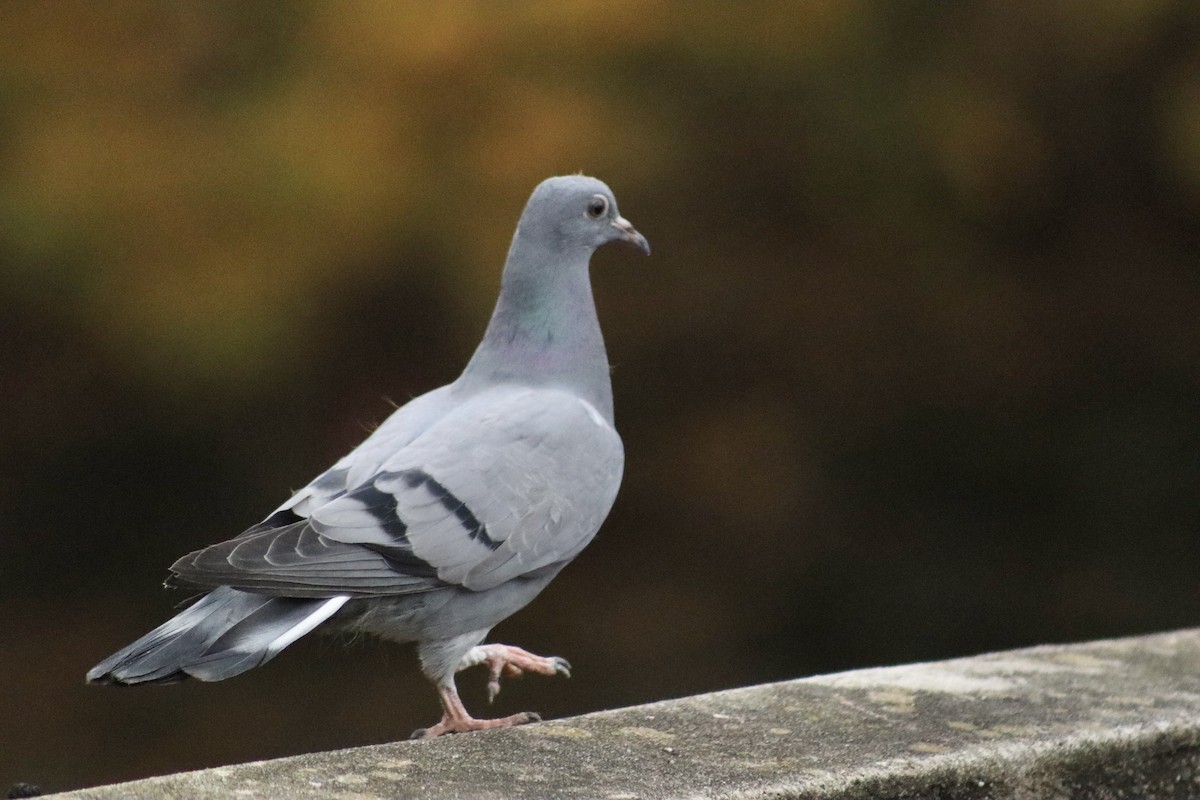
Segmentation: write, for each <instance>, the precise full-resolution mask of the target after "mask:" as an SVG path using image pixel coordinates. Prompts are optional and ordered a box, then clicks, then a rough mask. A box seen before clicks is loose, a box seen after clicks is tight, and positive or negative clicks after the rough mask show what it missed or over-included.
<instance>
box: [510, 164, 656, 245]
mask: <svg viewBox="0 0 1200 800" xmlns="http://www.w3.org/2000/svg"><path fill="white" fill-rule="evenodd" d="M518 230H519V233H520V234H524V235H529V236H535V237H538V238H539V239H541V240H543V241H547V242H553V243H555V245H557V247H559V248H561V249H563V250H580V249H582V250H586V251H587V252H589V253H590V252H591V251H592V250H595V249H596V248H597V247H600V246H601V245H605V244H608V243H609V242H626V243H628V244H631V245H633V246H634V247H636V248H638V249H639V250H641V251H642V252H643V253H645V254H646V255H649V254H650V244H649V243H648V242H647V241H646V237H645V236H642V235H641V234H640V233H638V232H637V230H636V229H635V228H634V227H633V225H632V224H631V223H630V222H629V220H627V219H625V218H624V217H622V216H621V214H620V212H618V211H617V201H616V198H614V197H613V193H612V190H611V189H609V188H608V186H607V185H605V183H604V182H603V181H599V180H596V179H595V178H589V177H586V176H584V175H568V176H565V177H560V178H548V179H547V180H544V181H542V182H541V183H540V184H538V187H537V188H536V189H534V191H533V195H532V196H531V197H530V198H529V203H528V204H527V205H526V206H525V212H524V213H523V214H522V215H521V223H520V226H519V229H518Z"/></svg>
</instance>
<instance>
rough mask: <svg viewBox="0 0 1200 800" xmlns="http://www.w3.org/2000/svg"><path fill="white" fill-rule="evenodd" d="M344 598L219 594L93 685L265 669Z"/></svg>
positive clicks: (127, 652)
mask: <svg viewBox="0 0 1200 800" xmlns="http://www.w3.org/2000/svg"><path fill="white" fill-rule="evenodd" d="M347 599H348V598H347V597H344V596H339V597H331V598H320V599H298V598H291V597H270V596H267V595H260V594H252V593H250V592H243V591H239V590H237V589H231V588H229V587H221V588H219V589H215V590H214V591H212V592H210V593H209V594H207V595H205V596H204V597H202V598H201V599H200V600H199V601H197V602H196V603H195V604H193V605H192V606H190V607H188V608H187V609H185V610H184V611H182V612H180V613H179V614H177V615H176V616H175V617H173V618H171V619H169V620H167V621H166V622H164V623H163V624H162V625H160V626H158V627H157V628H155V629H154V630H152V631H150V633H147V634H146V635H145V636H143V637H141V638H140V639H138V640H137V641H135V642H133V643H132V644H130V645H129V646H127V647H124V648H122V649H121V650H118V651H117V652H116V653H114V654H112V655H111V656H109V657H108V658H106V659H104V660H103V661H101V662H100V663H99V664H97V665H96V666H95V667H93V668H92V669H91V670H90V671H89V672H88V674H87V680H88V682H89V683H101V684H136V683H174V682H176V681H181V680H185V679H186V678H188V677H194V678H198V679H199V680H202V681H219V680H224V679H225V678H229V677H232V676H234V675H238V674H240V673H242V672H245V671H246V670H248V669H252V668H254V667H257V666H259V665H261V664H265V663H266V662H267V661H270V660H271V659H272V658H274V657H275V655H276V654H277V653H279V651H281V650H283V648H285V647H287V646H288V645H289V644H291V643H292V642H294V641H295V640H296V639H299V638H300V637H301V636H303V635H304V634H306V633H308V632H310V631H311V630H312V629H313V628H315V627H316V626H317V625H319V624H320V623H322V622H324V621H325V620H326V619H328V618H329V617H330V616H332V615H333V614H334V612H336V611H337V610H338V609H339V608H341V606H342V604H344V603H345V602H346V600H347Z"/></svg>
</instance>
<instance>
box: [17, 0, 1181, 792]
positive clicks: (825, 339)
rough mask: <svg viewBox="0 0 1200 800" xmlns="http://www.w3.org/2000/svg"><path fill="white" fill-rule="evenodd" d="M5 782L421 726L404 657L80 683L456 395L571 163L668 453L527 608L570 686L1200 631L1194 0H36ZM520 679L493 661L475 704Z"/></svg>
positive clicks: (605, 301) (29, 81)
mask: <svg viewBox="0 0 1200 800" xmlns="http://www.w3.org/2000/svg"><path fill="white" fill-rule="evenodd" d="M0 30H2V31H3V32H4V33H3V43H0V311H2V313H0V367H2V373H0V374H2V379H3V380H2V387H3V388H2V389H0V526H2V527H0V687H2V688H0V707H2V708H3V709H4V724H3V726H0V788H4V787H6V786H7V785H9V784H10V783H12V782H13V781H17V780H24V781H30V782H34V783H40V784H42V785H43V786H44V787H46V788H59V789H61V788H69V787H75V786H81V785H87V784H94V783H99V782H106V781H114V780H118V779H127V778H135V777H139V776H145V775H150V774H156V773H163V772H171V771H176V770H182V769H189V768H196V767H204V766H209V765H216V764H224V763H229V762H236V761H244V760H248V759H255V758H264V757H270V756H279V755H284V754H292V753H298V752H302V751H308V750H314V749H320V748H335V747H343V746H351V745H356V744H363V743H369V742H380V741H387V740H392V739H396V738H401V737H404V736H407V735H408V733H409V732H410V731H411V730H412V729H413V728H415V727H417V726H419V725H424V724H429V723H430V722H433V721H434V720H435V719H436V718H437V714H438V710H437V704H436V701H435V697H434V693H433V691H432V689H431V688H430V687H429V686H428V685H426V684H425V682H424V681H423V680H422V679H421V677H420V676H419V674H418V672H417V670H416V666H415V662H414V659H413V658H412V656H411V653H410V652H409V651H408V650H406V649H405V648H401V647H397V646H392V645H383V644H378V643H374V642H368V641H355V642H352V643H349V644H350V646H349V647H347V648H343V647H342V646H341V645H342V644H345V643H343V642H339V641H337V640H331V639H323V640H322V639H314V640H313V641H305V642H302V643H300V644H299V645H297V646H295V647H294V648H292V649H290V650H289V651H288V652H287V653H285V654H284V655H283V656H281V657H280V658H279V659H277V660H276V661H275V662H273V663H271V664H270V665H269V666H267V667H265V668H263V669H261V670H256V671H254V672H252V673H249V674H247V675H245V676H242V677H240V678H238V679H236V680H232V681H228V682H226V683H222V684H215V685H202V684H187V685H180V686H173V687H151V688H143V689H132V690H114V689H103V688H93V687H85V686H84V684H83V674H84V671H85V670H86V669H88V668H89V667H90V666H92V665H93V664H94V663H95V662H96V661H98V660H99V659H100V658H102V657H103V656H106V655H108V654H109V653H110V652H111V651H112V650H114V649H115V648H117V647H118V646H121V645H124V644H126V643H127V642H128V641H130V640H131V639H133V638H134V637H136V636H138V635H140V634H142V633H143V632H145V631H146V630H148V629H149V628H151V627H153V626H154V625H156V624H158V623H159V622H161V621H162V620H164V619H165V618H167V617H168V616H169V615H170V614H171V613H172V606H173V604H175V603H177V602H179V601H181V600H183V599H184V597H185V595H184V594H182V593H179V592H173V593H168V592H166V591H164V590H163V589H162V588H161V587H160V583H161V580H162V578H163V577H164V575H165V570H166V567H167V566H168V565H169V564H170V563H171V562H172V561H173V560H174V559H175V558H176V557H177V556H179V555H182V554H183V553H185V552H187V551H189V550H192V549H194V548H196V547H199V546H201V545H204V544H207V543H210V542H213V541H217V540H219V539H223V538H226V537H228V536H230V535H233V534H236V533H237V532H239V531H241V530H242V529H243V528H245V527H246V526H247V525H249V524H251V523H253V522H255V521H256V520H258V519H259V518H260V517H261V516H263V515H264V514H265V513H266V512H267V511H269V510H270V509H272V508H273V507H274V506H275V505H277V504H278V503H279V502H280V501H281V500H282V499H284V498H285V497H286V496H287V494H288V492H289V490H290V489H292V488H295V487H298V486H301V485H303V484H304V483H305V482H307V481H308V480H309V479H310V478H311V477H312V476H313V475H315V474H316V473H317V472H319V471H320V470H321V469H323V468H324V467H325V466H326V465H328V464H329V463H331V462H332V461H333V460H334V459H336V458H337V457H339V456H340V455H342V454H343V453H344V452H345V451H346V450H348V449H349V448H350V447H352V446H353V445H354V444H355V443H356V442H357V441H358V440H359V439H360V438H361V437H362V436H363V435H364V433H365V431H366V430H367V429H368V428H369V426H371V425H372V424H375V423H377V422H378V421H380V420H382V419H383V418H384V417H385V416H386V415H387V413H388V412H389V410H390V405H389V399H390V400H393V401H396V402H402V401H404V400H405V399H407V398H408V397H410V396H413V395H415V394H418V393H420V392H423V391H425V390H428V389H431V388H433V387H435V386H438V385H440V384H442V383H445V382H447V381H449V380H452V379H453V378H454V377H455V376H456V375H457V373H458V371H459V370H460V369H461V367H462V365H463V364H464V362H465V360H466V358H467V356H468V355H469V354H470V352H471V350H472V348H473V347H474V345H475V343H476V341H477V340H478V337H479V336H480V334H481V332H482V330H483V326H484V324H485V322H486V319H487V316H488V314H489V312H490V307H491V303H492V301H493V300H494V296H495V292H496V287H497V283H498V278H499V270H500V265H501V263H502V260H503V257H504V253H505V250H506V247H507V244H508V239H509V237H510V235H511V233H512V229H513V225H514V223H515V221H516V218H517V216H518V214H519V212H520V210H521V207H522V205H523V203H524V202H525V199H526V198H527V196H528V193H529V191H530V190H531V189H532V187H533V186H534V185H535V184H536V183H537V182H538V181H539V180H541V179H542V178H544V177H547V176H549V175H552V174H560V173H567V172H575V171H584V172H586V173H589V174H594V175H596V176H598V177H601V178H603V179H604V180H606V181H608V182H609V184H610V185H611V186H612V187H613V189H614V190H615V192H616V194H617V197H618V199H619V201H620V204H621V210H622V212H623V213H624V214H625V215H626V216H627V217H629V218H630V219H631V220H633V221H634V223H635V224H637V226H638V227H639V229H641V230H642V232H643V233H645V234H646V235H647V237H648V238H649V240H650V242H651V243H652V244H653V246H654V255H653V257H652V258H650V259H644V258H642V257H640V256H638V255H637V254H636V253H633V252H631V251H624V250H620V249H617V248H608V249H606V250H604V251H602V252H600V253H599V254H598V255H597V256H596V257H595V259H594V260H593V279H594V283H595V287H596V294H597V301H598V304H599V307H600V316H601V320H602V322H603V325H604V328H605V331H606V334H607V339H608V344H609V351H610V354H611V357H612V359H613V361H614V364H615V368H616V369H615V373H614V385H615V391H616V402H617V417H618V425H619V427H620V429H621V431H622V432H623V434H624V436H625V440H626V447H627V454H628V466H627V470H626V477H625V483H624V488H623V489H622V492H621V495H620V497H619V499H618V501H617V506H616V508H615V510H614V512H613V514H612V516H611V517H610V519H609V521H608V523H607V525H606V526H605V528H604V529H603V531H602V532H601V535H600V536H599V537H598V538H597V540H596V541H595V542H594V543H593V544H592V546H591V547H590V548H589V549H588V550H587V551H585V553H584V554H583V555H582V556H581V557H580V558H579V559H578V561H577V562H576V563H575V564H574V565H573V566H572V567H570V568H568V569H567V570H566V571H565V572H564V573H563V574H562V576H560V577H559V579H558V580H557V581H556V582H555V583H554V584H553V585H552V586H551V587H550V588H549V589H548V590H547V591H546V592H545V593H544V594H543V595H542V597H541V598H539V600H538V601H537V602H536V603H534V604H533V605H532V606H531V607H530V608H529V609H527V610H526V611H524V612H522V613H521V614H519V615H517V616H516V617H515V618H513V619H512V620H510V621H508V622H506V623H504V624H502V625H501V626H500V627H499V628H498V630H497V632H496V635H495V636H496V638H497V639H499V640H502V641H514V642H519V643H521V644H523V645H525V646H527V647H529V648H531V649H533V650H536V651H539V652H545V653H551V654H561V655H564V656H567V657H569V658H570V660H571V661H572V663H573V664H574V665H575V667H576V669H575V675H574V677H573V678H572V679H571V680H570V681H550V680H542V679H528V680H525V681H521V682H517V683H511V684H509V685H508V686H507V688H506V690H505V693H504V694H503V695H502V696H501V698H500V700H499V702H498V708H497V709H496V711H497V712H498V713H505V714H508V713H513V712H514V711H517V710H522V709H527V708H532V709H537V710H540V711H541V712H543V713H544V714H547V715H551V716H560V715H565V714H575V713H580V712H586V711H590V710H594V709H601V708H607V707H611V706H617V705H623V704H629V703H638V702H642V701H648V700H655V699H660V698H666V697H674V696H679V695H685V694H689V693H694V692H702V691H707V690H714V689H721V688H725V687H732V686H739V685H744V684H751V683H756V682H763V681H771V680H779V679H785V678H792V677H797V676H802V675H808V674H811V673H815V672H825V671H832V670H842V669H848V668H853V667H861V666H866V665H878V664H890V663H896V662H902V661H909V660H914V659H938V658H945V657H950V656H957V655H966V654H970V653H976V652H979V651H983V650H990V649H997V648H1008V647H1017V646H1021V645H1032V644H1036V643H1042V642H1050V641H1067V640H1081V639H1089V638H1094V637H1104V636H1119V635H1126V634H1136V633H1142V632H1149V631H1154V630H1159V629H1166V628H1172V627H1183V626H1188V625H1192V624H1195V623H1196V622H1197V620H1200V593H1198V591H1197V581H1196V565H1197V550H1196V531H1197V527H1198V525H1200V414H1198V411H1200V402H1198V401H1200V322H1198V320H1197V315H1198V311H1200V261H1198V253H1200V7H1198V6H1197V5H1196V4H1195V2H1194V1H1193V0H1178V1H1176V2H1172V1H1171V0H1155V1H1143V2H1094V0H1071V1H1069V2H1068V1H1066V0H1064V2H1056V3H1051V4H1047V3H1040V2H1009V1H1008V0H995V1H994V2H947V3H929V2H904V1H902V0H896V1H895V2H891V1H885V0H879V2H854V1H853V0H827V1H826V2H811V3H800V4H797V3H793V2H778V3H768V2H760V3H742V4H724V3H711V4H710V3H690V4H686V5H685V4H680V5H671V4H667V3H661V2H650V1H649V0H647V1H646V2H638V1H637V0H606V2H603V3H555V2H545V3H528V4H524V5H517V4H499V3H497V4H483V3H480V4H473V3H462V2H447V3H440V4H437V5H436V6H435V5H434V4H424V3H411V4H410V3H400V2H396V3H387V2H377V3H370V2H346V3H318V2H292V3H243V2H235V1H233V0H230V1H229V2H212V3H205V4H176V3H166V2H112V3H104V4H94V3H89V2H61V3H39V2H25V1H24V0H7V2H4V3H3V4H0ZM483 682H484V678H483V676H482V675H481V674H476V675H471V674H466V675H464V676H463V678H462V680H461V681H460V683H461V684H462V685H463V687H464V695H465V697H466V700H467V702H468V705H470V706H471V707H472V708H474V710H475V711H476V712H479V713H483V712H484V711H485V710H486V706H485V705H484V704H483V701H482V686H483Z"/></svg>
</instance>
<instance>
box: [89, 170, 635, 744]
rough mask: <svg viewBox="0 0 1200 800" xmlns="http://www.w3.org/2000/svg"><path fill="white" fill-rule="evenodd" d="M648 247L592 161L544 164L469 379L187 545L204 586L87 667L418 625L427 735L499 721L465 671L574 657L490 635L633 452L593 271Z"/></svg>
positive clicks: (129, 674) (181, 666)
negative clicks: (481, 713)
mask: <svg viewBox="0 0 1200 800" xmlns="http://www.w3.org/2000/svg"><path fill="white" fill-rule="evenodd" d="M613 241H622V242H628V243H630V244H633V245H634V246H636V247H638V248H640V249H641V250H642V251H643V252H645V253H646V254H647V255H648V254H649V253H650V246H649V244H647V242H646V239H645V237H643V236H642V235H641V234H640V233H638V232H637V231H636V230H635V229H634V227H633V226H632V225H631V224H630V223H629V221H628V220H626V219H625V218H623V217H622V216H620V214H618V213H617V203H616V200H614V199H613V194H612V192H611V191H610V190H609V188H608V187H607V186H606V185H605V184H604V183H602V182H601V181H598V180H596V179H594V178H587V177H583V176H569V177H562V178H550V179H549V180H546V181H543V182H542V183H541V184H540V185H539V186H538V187H537V188H536V189H535V190H534V192H533V196H532V197H530V199H529V203H528V204H527V205H526V206H525V211H524V213H522V215H521V220H520V223H519V224H518V226H517V231H516V234H514V236H513V241H512V246H511V247H510V248H509V251H508V260H507V262H506V263H505V265H504V276H503V279H502V281H501V286H500V297H499V299H498V300H497V302H496V308H495V311H494V312H493V313H492V319H491V322H490V323H489V324H488V328H487V333H486V334H485V335H484V337H483V341H482V342H481V343H480V345H479V348H478V349H477V350H476V351H475V354H474V355H473V356H472V357H471V360H470V362H469V363H468V364H467V368H466V369H465V370H464V371H463V373H462V375H461V376H459V378H458V380H456V381H454V382H453V383H451V384H449V385H447V386H443V387H441V388H440V389H435V390H433V391H431V392H429V393H427V394H424V395H421V396H420V397H417V398H415V399H414V400H412V401H410V402H409V403H408V404H407V405H405V406H403V407H402V408H400V409H399V410H397V411H396V412H395V413H394V414H392V415H391V417H389V418H388V419H387V420H386V421H384V423H383V424H382V425H380V426H379V428H378V429H377V430H376V431H375V432H374V433H372V434H371V435H370V436H369V437H367V439H366V441H364V442H363V443H362V444H360V445H359V446H358V447H356V448H355V449H354V450H353V451H352V452H351V453H350V454H349V455H347V456H346V457H345V458H343V459H342V460H341V461H338V462H337V463H336V464H334V465H333V467H331V468H330V469H328V470H326V471H325V472H324V473H323V474H321V475H320V476H319V477H317V478H316V480H314V481H313V482H312V483H310V484H309V485H308V486H305V487H304V488H303V489H301V490H300V491H299V492H297V493H296V494H295V495H293V496H292V497H291V499H289V500H288V501H287V502H286V503H284V504H283V505H281V506H280V507H279V508H278V509H276V510H275V511H274V512H272V513H271V515H270V516H268V517H267V518H266V519H264V520H263V521H262V522H260V523H258V524H257V525H255V526H253V527H252V528H250V529H249V530H247V531H246V532H245V533H243V534H242V535H240V536H238V537H237V538H234V539H230V540H229V541H226V542H221V543H220V544H214V545H212V546H210V547H206V548H204V549H202V550H197V551H196V552H194V553H191V554H189V555H186V556H184V557H183V558H181V559H179V560H178V561H176V562H175V564H173V565H172V566H171V573H172V574H171V577H170V578H169V579H168V584H169V585H171V584H178V585H186V586H196V587H201V588H203V589H204V590H205V591H207V594H205V595H204V596H202V597H201V598H200V599H199V600H198V601H197V602H195V603H194V604H193V605H191V606H190V607H188V608H187V609H186V610H184V611H183V612H182V613H180V614H178V615H177V616H175V617H174V618H173V619H170V620H168V621H167V622H165V623H164V624H162V625H160V626H159V627H158V628H156V629H154V630H153V631H151V632H150V633H148V634H146V635H145V636H143V637H142V638H140V639H138V640H137V641H136V642H134V643H133V644H131V645H129V646H128V647H126V648H124V649H123V650H120V651H118V652H117V653H115V654H113V655H112V656H110V657H109V658H107V659H105V660H104V661H102V662H101V663H99V664H97V665H96V666H95V667H94V668H93V669H92V670H91V671H90V672H88V674H87V679H88V681H89V682H91V683H103V684H136V683H168V682H173V681H179V680H183V679H186V678H188V677H192V678H198V679H200V680H202V681H219V680H223V679H225V678H229V677H231V676H233V675H238V674H240V673H242V672H245V671H246V670H248V669H252V668H253V667H257V666H259V665H261V664H265V663H266V662H267V661H270V660H271V659H272V658H274V657H275V655H276V654H277V653H279V651H281V650H283V649H284V648H285V647H287V646H288V645H289V644H291V643H292V642H294V641H296V640H297V639H299V638H300V637H301V636H304V635H305V634H307V633H310V632H311V631H313V630H315V629H317V628H320V629H322V630H325V631H334V630H350V631H364V632H368V633H372V634H375V635H378V636H381V637H383V638H385V639H390V640H393V641H397V642H415V643H416V646H417V655H418V656H419V658H420V662H421V668H422V671H423V672H424V673H425V675H426V677H428V678H429V680H431V681H433V683H434V684H435V685H436V686H437V691H438V696H439V698H440V699H441V704H442V719H441V721H440V722H438V723H437V724H436V725H434V726H433V727H431V728H427V729H423V730H418V731H417V732H416V733H415V734H413V735H414V737H425V738H428V737H433V736H439V735H441V734H443V733H458V732H463V731H474V730H481V729H484V728H502V727H508V726H511V725H519V724H521V723H524V722H530V721H533V720H536V719H537V716H536V715H534V714H530V713H522V714H515V715H513V716H510V717H504V718H501V719H475V718H474V717H472V716H471V715H470V714H468V713H467V710H466V709H465V708H464V707H463V704H462V701H461V700H460V699H459V697H458V691H457V689H456V688H455V685H454V674H455V673H456V672H457V671H459V670H461V669H465V668H467V667H471V666H475V665H477V664H486V665H487V667H488V669H489V681H488V695H489V698H492V697H494V696H495V694H496V693H497V692H498V691H499V690H500V678H501V676H502V675H503V676H516V675H520V674H522V673H523V672H533V673H540V674H544V675H556V674H561V675H565V676H569V675H570V665H569V664H568V663H567V662H566V661H565V660H564V659H562V658H557V657H553V658H547V657H543V656H538V655H534V654H533V653H530V652H528V651H526V650H522V649H521V648H519V647H513V646H511V645H504V644H482V642H483V640H484V638H485V637H486V636H487V634H488V631H489V630H490V629H491V628H492V626H494V625H495V624H496V623H498V622H500V621H501V620H503V619H505V618H506V617H508V616H509V615H510V614H513V613H514V612H516V611H517V610H518V609H520V608H522V607H523V606H524V605H525V604H526V603H528V602H529V601H530V600H532V599H533V598H534V597H535V596H536V595H537V594H538V592H540V591H541V590H542V589H543V588H544V587H545V586H546V584H548V583H549V582H550V580H551V579H552V578H553V577H554V576H555V575H557V574H558V571H559V570H561V569H562V568H563V567H564V566H566V564H567V562H569V561H570V560H571V559H573V558H574V557H575V556H576V555H577V554H578V553H579V551H580V550H582V549H583V548H584V547H585V546H586V545H587V543H588V542H589V541H591V539H592V537H593V536H594V535H595V534H596V530H597V529H598V528H599V527H600V523H601V522H603V521H604V518H605V516H607V514H608V511H609V508H611V506H612V504H613V500H614V499H615V498H616V495H617V487H618V485H619V484H620V482H621V470H622V467H623V464H624V451H623V449H622V446H621V439H620V437H619V436H618V435H617V432H616V430H615V429H614V427H613V401H612V385H611V383H610V381H609V365H608V358H607V355H606V354H605V350H604V340H603V338H602V337H601V334H600V324H599V322H598V320H597V318H596V308H595V304H594V303H593V301H592V290H591V284H590V281H589V278H588V262H589V260H590V258H591V255H592V251H594V250H595V249H596V248H597V247H599V246H600V245H603V244H606V243H608V242H613Z"/></svg>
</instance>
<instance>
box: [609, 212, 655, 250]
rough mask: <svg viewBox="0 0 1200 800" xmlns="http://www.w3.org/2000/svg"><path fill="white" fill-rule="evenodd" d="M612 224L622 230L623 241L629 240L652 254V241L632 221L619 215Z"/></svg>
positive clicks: (639, 248) (638, 247)
mask: <svg viewBox="0 0 1200 800" xmlns="http://www.w3.org/2000/svg"><path fill="white" fill-rule="evenodd" d="M612 226H613V227H614V228H616V229H617V230H618V231H620V232H621V241H622V242H629V243H630V244H631V245H633V246H634V247H636V248H637V249H638V250H641V251H642V252H643V253H645V254H646V255H650V243H649V242H647V241H646V237H645V236H642V235H641V234H640V233H638V232H637V229H636V228H634V227H633V223H632V222H630V221H629V220H627V219H625V218H624V217H617V218H616V219H614V220H613V221H612Z"/></svg>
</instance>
